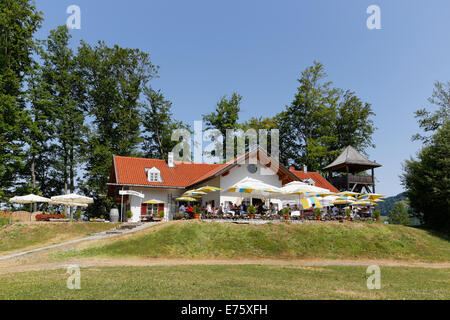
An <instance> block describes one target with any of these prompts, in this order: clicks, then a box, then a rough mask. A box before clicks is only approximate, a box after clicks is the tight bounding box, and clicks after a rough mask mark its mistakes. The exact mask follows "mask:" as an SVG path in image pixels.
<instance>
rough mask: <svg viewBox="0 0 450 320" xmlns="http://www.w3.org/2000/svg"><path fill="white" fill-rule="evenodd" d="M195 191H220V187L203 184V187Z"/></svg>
mask: <svg viewBox="0 0 450 320" xmlns="http://www.w3.org/2000/svg"><path fill="white" fill-rule="evenodd" d="M195 191H203V192H216V191H222V189H220V188H218V187H211V186H204V187H201V188H198V189H195Z"/></svg>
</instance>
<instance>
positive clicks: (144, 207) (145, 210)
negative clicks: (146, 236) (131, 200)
mask: <svg viewBox="0 0 450 320" xmlns="http://www.w3.org/2000/svg"><path fill="white" fill-rule="evenodd" d="M146 214H147V205H146V204H141V215H142V216H145V215H146Z"/></svg>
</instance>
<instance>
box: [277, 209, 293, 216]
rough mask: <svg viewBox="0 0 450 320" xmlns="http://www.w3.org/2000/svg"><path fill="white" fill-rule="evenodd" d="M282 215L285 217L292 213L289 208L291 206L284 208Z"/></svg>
mask: <svg viewBox="0 0 450 320" xmlns="http://www.w3.org/2000/svg"><path fill="white" fill-rule="evenodd" d="M280 213H281V215H282V216H284V217H288V216H289V215H290V214H291V211H290V210H289V208H283V209H281V211H280Z"/></svg>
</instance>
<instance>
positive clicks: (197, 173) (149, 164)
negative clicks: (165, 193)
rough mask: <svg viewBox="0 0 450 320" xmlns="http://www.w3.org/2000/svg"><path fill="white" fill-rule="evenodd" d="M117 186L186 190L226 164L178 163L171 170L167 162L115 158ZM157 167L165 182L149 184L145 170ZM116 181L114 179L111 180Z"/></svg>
mask: <svg viewBox="0 0 450 320" xmlns="http://www.w3.org/2000/svg"><path fill="white" fill-rule="evenodd" d="M114 162H115V174H116V175H117V177H116V179H115V180H116V182H115V183H117V184H125V185H127V184H128V185H142V186H162V187H163V186H164V187H181V188H185V187H188V186H190V185H191V184H193V183H194V182H195V181H198V180H199V178H200V177H205V178H206V177H209V176H211V175H213V174H214V173H216V172H217V171H219V170H220V169H222V168H223V167H225V164H206V163H192V162H176V163H175V167H173V168H170V167H169V166H168V165H167V163H166V161H165V160H157V159H144V158H131V157H121V156H114ZM153 167H156V168H157V169H158V170H159V171H160V173H161V179H162V181H163V182H149V181H148V180H147V175H146V174H145V169H151V168H153ZM111 180H114V179H111Z"/></svg>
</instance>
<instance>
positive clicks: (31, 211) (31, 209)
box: [30, 203, 33, 222]
mask: <svg viewBox="0 0 450 320" xmlns="http://www.w3.org/2000/svg"><path fill="white" fill-rule="evenodd" d="M32 215H33V204H32V203H30V222H31V221H33V219H32V218H31V217H32Z"/></svg>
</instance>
